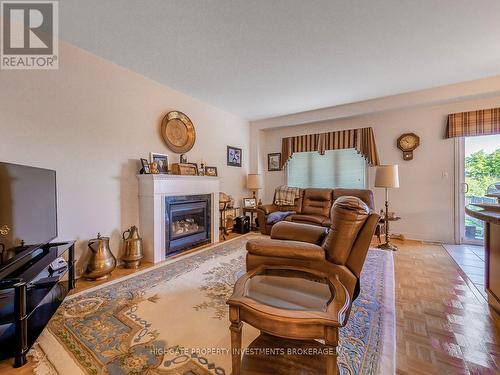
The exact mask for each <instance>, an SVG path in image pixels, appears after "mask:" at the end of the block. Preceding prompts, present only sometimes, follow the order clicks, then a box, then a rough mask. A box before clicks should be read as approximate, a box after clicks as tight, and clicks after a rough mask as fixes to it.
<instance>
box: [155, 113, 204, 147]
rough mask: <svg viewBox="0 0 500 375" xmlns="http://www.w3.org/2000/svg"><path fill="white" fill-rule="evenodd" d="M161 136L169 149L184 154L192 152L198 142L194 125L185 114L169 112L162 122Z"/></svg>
mask: <svg viewBox="0 0 500 375" xmlns="http://www.w3.org/2000/svg"><path fill="white" fill-rule="evenodd" d="M161 135H162V137H163V140H164V141H165V143H166V144H167V146H168V148H169V149H171V150H172V151H173V152H176V153H178V154H182V153H185V152H188V151H189V150H191V149H192V148H193V146H194V142H195V141H196V132H195V130H194V126H193V123H192V122H191V120H190V119H189V117H187V116H186V115H185V114H184V113H182V112H179V111H171V112H168V113H167V114H166V115H165V117H163V120H162V121H161Z"/></svg>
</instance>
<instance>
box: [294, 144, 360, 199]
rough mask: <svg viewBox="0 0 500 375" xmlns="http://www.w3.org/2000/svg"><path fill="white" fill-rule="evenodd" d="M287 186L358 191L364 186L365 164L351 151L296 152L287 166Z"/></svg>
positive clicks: (350, 149) (354, 151)
mask: <svg viewBox="0 0 500 375" xmlns="http://www.w3.org/2000/svg"><path fill="white" fill-rule="evenodd" d="M287 172H288V185H289V186H296V187H301V188H308V187H317V188H336V187H343V188H358V189H363V188H365V186H366V161H365V159H364V158H363V157H362V156H361V155H359V154H358V153H357V151H356V150H355V149H353V148H349V149H341V150H329V151H326V152H325V154H324V155H320V154H319V153H317V152H297V153H295V154H293V156H292V158H291V159H290V161H289V162H288V167H287Z"/></svg>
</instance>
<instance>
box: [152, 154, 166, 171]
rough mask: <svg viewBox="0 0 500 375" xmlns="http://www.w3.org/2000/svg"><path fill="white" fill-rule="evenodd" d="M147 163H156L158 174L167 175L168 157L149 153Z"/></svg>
mask: <svg viewBox="0 0 500 375" xmlns="http://www.w3.org/2000/svg"><path fill="white" fill-rule="evenodd" d="M149 162H150V163H154V162H156V164H157V165H158V172H159V173H160V174H168V155H166V154H160V153H157V152H151V153H149Z"/></svg>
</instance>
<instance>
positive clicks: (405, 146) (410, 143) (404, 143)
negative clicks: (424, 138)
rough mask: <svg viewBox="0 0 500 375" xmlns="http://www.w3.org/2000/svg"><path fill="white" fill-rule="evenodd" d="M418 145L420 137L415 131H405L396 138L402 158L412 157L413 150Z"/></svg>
mask: <svg viewBox="0 0 500 375" xmlns="http://www.w3.org/2000/svg"><path fill="white" fill-rule="evenodd" d="M419 145H420V138H419V136H418V135H416V134H415V133H405V134H403V135H401V137H399V138H398V148H399V149H400V150H401V151H403V160H412V159H413V150H415V149H416V148H417V147H418V146H419Z"/></svg>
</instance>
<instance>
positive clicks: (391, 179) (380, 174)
mask: <svg viewBox="0 0 500 375" xmlns="http://www.w3.org/2000/svg"><path fill="white" fill-rule="evenodd" d="M375 187H383V188H398V187H399V172H398V165H397V164H394V165H380V166H378V167H377V172H376V174H375Z"/></svg>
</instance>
